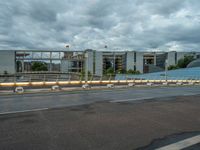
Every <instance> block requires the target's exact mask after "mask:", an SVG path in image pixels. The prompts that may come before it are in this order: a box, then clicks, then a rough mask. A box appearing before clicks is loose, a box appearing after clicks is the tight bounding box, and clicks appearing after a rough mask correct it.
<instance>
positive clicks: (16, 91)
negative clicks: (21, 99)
mask: <svg viewBox="0 0 200 150" xmlns="http://www.w3.org/2000/svg"><path fill="white" fill-rule="evenodd" d="M15 93H24V88H23V87H21V86H19V87H16V88H15Z"/></svg>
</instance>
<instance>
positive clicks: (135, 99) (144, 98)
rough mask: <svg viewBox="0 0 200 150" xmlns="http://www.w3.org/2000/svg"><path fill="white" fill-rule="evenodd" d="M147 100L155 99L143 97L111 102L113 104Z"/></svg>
mask: <svg viewBox="0 0 200 150" xmlns="http://www.w3.org/2000/svg"><path fill="white" fill-rule="evenodd" d="M146 99H153V97H141V98H132V99H119V100H111V101H110V102H111V103H118V102H127V101H137V100H146Z"/></svg>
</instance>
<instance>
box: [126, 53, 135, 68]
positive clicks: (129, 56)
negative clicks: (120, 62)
mask: <svg viewBox="0 0 200 150" xmlns="http://www.w3.org/2000/svg"><path fill="white" fill-rule="evenodd" d="M134 53H135V52H127V53H126V71H128V70H134V65H135V62H134Z"/></svg>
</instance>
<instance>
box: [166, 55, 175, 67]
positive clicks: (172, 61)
mask: <svg viewBox="0 0 200 150" xmlns="http://www.w3.org/2000/svg"><path fill="white" fill-rule="evenodd" d="M175 53H176V52H168V56H167V57H168V58H167V60H168V62H167V66H171V65H175V64H176V62H175Z"/></svg>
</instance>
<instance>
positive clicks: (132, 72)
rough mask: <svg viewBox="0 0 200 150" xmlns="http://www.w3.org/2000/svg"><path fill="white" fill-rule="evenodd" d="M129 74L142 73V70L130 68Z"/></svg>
mask: <svg viewBox="0 0 200 150" xmlns="http://www.w3.org/2000/svg"><path fill="white" fill-rule="evenodd" d="M127 74H140V71H138V70H136V71H135V70H132V69H129V70H128V71H127Z"/></svg>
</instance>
